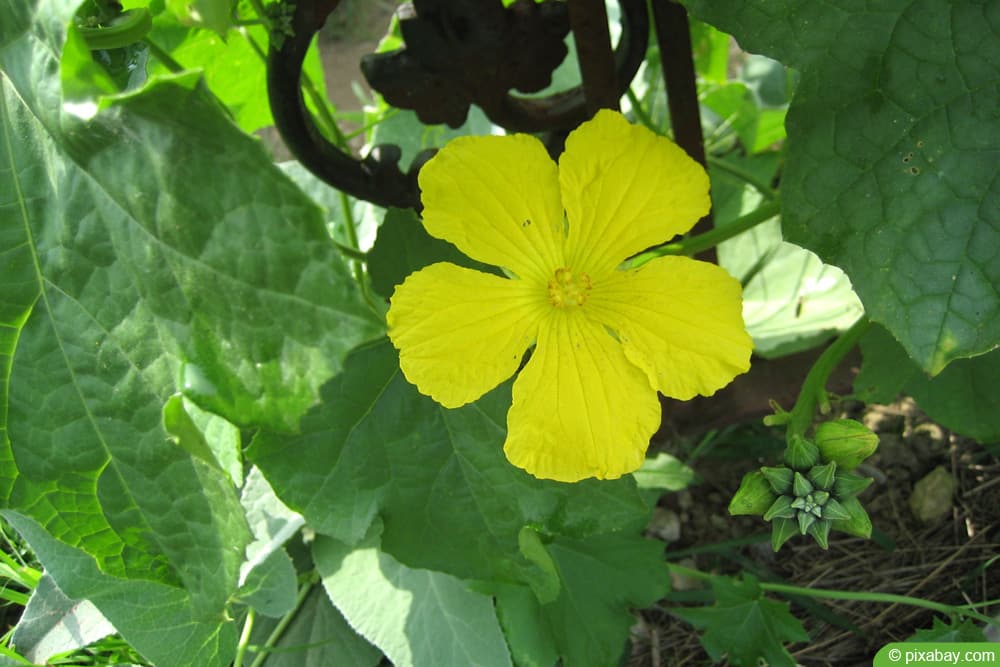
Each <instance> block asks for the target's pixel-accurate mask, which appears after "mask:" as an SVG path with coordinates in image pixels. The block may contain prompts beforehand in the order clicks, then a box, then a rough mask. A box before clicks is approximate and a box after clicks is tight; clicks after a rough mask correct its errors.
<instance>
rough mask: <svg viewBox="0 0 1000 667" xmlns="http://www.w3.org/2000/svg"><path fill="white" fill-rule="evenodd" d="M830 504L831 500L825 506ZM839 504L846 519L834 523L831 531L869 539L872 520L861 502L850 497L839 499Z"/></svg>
mask: <svg viewBox="0 0 1000 667" xmlns="http://www.w3.org/2000/svg"><path fill="white" fill-rule="evenodd" d="M832 502H833V500H832V499H831V500H829V501H827V506H829V505H830V503H832ZM839 504H840V505H841V507H842V508H843V509H844V510H845V511H846V512H847V515H848V518H847V519H844V520H841V521H834V522H833V529H834V530H840V531H843V532H845V533H847V534H849V535H854V536H855V537H863V538H865V539H868V538H869V537H871V536H872V520H871V518H870V517H869V516H868V512H867V511H865V508H864V505H862V504H861V501H860V500H858V499H857V497H853V496H852V497H850V498H841V502H840V503H839ZM824 510H826V507H824Z"/></svg>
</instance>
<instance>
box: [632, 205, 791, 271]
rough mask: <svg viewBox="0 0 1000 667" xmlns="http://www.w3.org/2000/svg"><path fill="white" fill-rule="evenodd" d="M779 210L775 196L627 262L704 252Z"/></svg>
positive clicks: (634, 263) (643, 261) (635, 265)
mask: <svg viewBox="0 0 1000 667" xmlns="http://www.w3.org/2000/svg"><path fill="white" fill-rule="evenodd" d="M780 212H781V201H780V200H779V198H778V197H777V196H775V198H774V199H772V200H770V201H766V202H764V203H763V204H761V205H760V206H759V207H757V208H756V209H754V210H753V211H750V212H749V213H747V214H746V215H744V216H741V217H739V218H737V219H736V220H734V221H733V222H731V223H729V224H727V225H723V226H721V227H716V228H715V229H713V230H711V231H709V232H705V233H704V234H699V235H698V236H692V237H690V238H686V239H684V240H683V241H678V242H677V243H667V244H665V245H662V246H659V247H656V248H653V249H651V250H647V251H646V252H644V253H641V254H639V255H636V256H635V258H634V259H632V261H631V262H629V265H630V266H632V267H639V266H642V265H643V264H645V263H646V262H648V261H649V260H651V259H654V258H656V257H662V256H664V255H687V256H688V257H690V256H692V255H697V254H698V253H700V252H704V251H705V250H707V249H708V248H713V247H715V246H717V245H719V244H720V243H722V242H723V241H727V240H729V239H731V238H733V237H734V236H739V235H740V234H742V233H743V232H745V231H747V230H749V229H752V228H754V227H756V226H757V225H759V224H761V223H763V222H767V221H768V220H770V219H771V218H773V217H774V216H776V215H778V214H779V213H780Z"/></svg>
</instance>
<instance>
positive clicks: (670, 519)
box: [646, 507, 681, 543]
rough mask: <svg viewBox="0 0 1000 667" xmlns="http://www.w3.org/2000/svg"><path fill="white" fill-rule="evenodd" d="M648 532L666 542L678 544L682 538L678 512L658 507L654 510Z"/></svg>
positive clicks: (647, 528)
mask: <svg viewBox="0 0 1000 667" xmlns="http://www.w3.org/2000/svg"><path fill="white" fill-rule="evenodd" d="M646 532H647V533H649V535H651V536H652V537H655V538H657V539H660V540H663V541H664V542H667V543H670V542H676V541H677V540H679V539H680V538H681V519H680V517H679V516H677V512H674V511H673V510H668V509H665V508H663V507H657V508H655V509H654V510H653V516H652V517H651V518H650V520H649V525H647V526H646Z"/></svg>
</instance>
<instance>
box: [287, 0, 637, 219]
mask: <svg viewBox="0 0 1000 667" xmlns="http://www.w3.org/2000/svg"><path fill="white" fill-rule="evenodd" d="M619 3H620V6H621V9H622V36H621V39H620V40H619V43H618V47H617V48H616V49H615V54H614V55H615V64H616V71H617V80H618V82H619V86H620V87H621V89H622V90H621V92H622V93H624V91H625V89H626V88H627V86H628V84H629V83H630V82H631V80H632V78H633V77H634V76H635V73H636V71H638V69H639V65H640V64H641V63H642V61H643V58H644V57H645V54H646V45H647V41H648V37H649V27H648V18H647V15H646V3H645V0H619ZM339 4H340V0H298V2H297V3H296V4H295V6H294V12H293V13H292V15H291V17H290V21H291V25H290V28H291V35H290V36H287V37H285V38H284V39H280V40H275V39H272V43H271V49H270V52H269V53H268V74H267V87H268V98H269V101H270V104H271V112H272V115H273V116H274V122H275V125H276V127H277V128H278V131H279V132H280V133H281V136H282V138H283V139H284V140H285V143H286V144H287V145H288V147H289V149H290V150H291V151H292V153H293V154H294V155H295V157H296V158H298V160H299V161H300V162H302V164H303V165H304V166H305V167H306V168H307V169H309V170H310V171H312V172H313V173H314V174H316V175H317V176H318V177H320V178H321V179H323V180H324V181H326V182H327V183H329V184H330V185H332V186H334V187H335V188H338V189H340V190H342V191H344V192H348V193H350V194H351V195H353V196H355V197H359V198H361V199H366V200H368V201H370V202H373V203H375V204H379V205H381V206H396V207H400V208H408V207H418V206H419V203H420V197H419V190H418V188H417V182H416V174H417V171H418V170H419V168H420V166H421V165H422V164H423V162H425V161H426V160H427V159H428V158H429V156H430V153H429V152H425V153H423V154H421V155H419V156H418V157H417V159H416V160H415V161H414V164H413V165H411V167H410V170H409V172H406V173H404V172H403V171H402V170H401V169H400V168H399V164H398V163H399V159H400V154H401V153H400V150H399V148H398V147H397V146H394V145H386V146H376V147H375V148H374V149H373V150H372V151H371V153H370V154H369V155H368V156H367V157H365V158H364V159H362V160H355V159H354V158H352V157H350V156H348V155H346V154H344V153H343V152H341V151H340V150H339V149H338V148H337V147H336V146H335V145H333V144H332V143H331V142H330V141H328V140H327V139H326V138H325V137H324V136H323V135H322V133H321V132H320V131H319V128H318V127H317V126H316V124H315V122H314V120H313V118H312V115H311V114H310V112H309V110H308V109H307V108H306V105H305V101H304V99H303V97H302V92H301V87H300V85H299V79H300V77H301V75H302V63H303V61H304V59H305V55H306V51H307V50H308V48H309V43H310V41H311V40H312V37H313V35H314V34H315V33H316V32H318V31H319V30H320V28H321V27H322V26H323V23H324V22H325V20H326V18H327V16H328V15H329V14H330V13H331V12H332V11H333V10H334V9H336V8H337V6H338V5H339ZM414 4H415V7H416V12H415V13H414V12H413V11H412V10H411V11H410V12H409V13H406V14H404V15H403V16H402V18H401V22H400V25H401V29H402V31H403V35H404V39H405V40H406V42H407V46H406V48H404V49H400V50H398V51H394V52H391V53H384V54H373V55H370V56H366V57H365V58H364V59H362V69H363V71H364V73H365V76H366V77H367V78H368V81H369V83H370V84H371V85H372V87H373V88H375V89H376V90H378V91H379V92H380V93H382V94H383V95H384V96H385V98H386V100H387V101H388V102H389V103H390V104H392V105H394V106H397V107H399V108H406V109H413V110H415V111H416V113H417V115H418V117H419V118H420V120H421V121H422V122H424V123H426V124H437V123H442V122H445V123H448V124H450V125H452V126H454V127H457V126H458V125H461V123H462V122H464V120H465V117H466V114H467V113H468V109H469V105H470V104H476V105H478V106H480V107H481V108H482V109H483V110H484V111H485V112H486V115H487V116H488V117H489V118H490V120H492V121H493V122H494V123H496V124H497V125H500V126H502V127H504V128H506V129H508V130H512V131H518V132H543V131H549V130H558V131H566V130H569V129H571V128H573V127H575V126H576V125H578V124H579V123H582V122H583V121H584V120H586V119H587V117H588V113H587V106H586V100H585V97H584V92H583V88H582V87H577V88H573V89H571V90H568V91H564V92H561V93H557V94H555V95H550V96H548V97H544V98H527V97H519V96H516V95H513V94H511V93H510V90H511V89H512V88H514V89H517V90H520V91H523V92H529V93H530V92H533V91H538V90H541V89H543V88H545V87H546V86H547V85H548V84H549V82H550V81H551V75H552V70H554V69H555V67H556V66H558V64H559V62H561V61H562V59H563V58H564V57H565V55H566V49H565V46H564V44H563V40H564V38H565V36H566V34H567V33H568V31H569V21H568V14H567V11H566V5H565V3H563V2H555V1H553V0H547V1H545V2H542V3H536V2H535V1H534V0H517V1H516V2H514V3H513V4H512V5H511V6H510V7H506V8H504V7H503V6H502V3H501V2H500V0H415V3H414Z"/></svg>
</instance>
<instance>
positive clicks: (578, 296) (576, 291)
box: [549, 267, 593, 308]
mask: <svg viewBox="0 0 1000 667" xmlns="http://www.w3.org/2000/svg"><path fill="white" fill-rule="evenodd" d="M591 287H593V283H591V282H590V276H588V275H587V274H586V273H581V274H579V275H577V276H574V275H573V272H572V271H570V270H569V269H567V268H565V267H564V268H561V269H556V272H555V275H554V276H553V277H552V279H551V280H549V303H551V304H552V305H553V306H555V307H556V308H565V307H566V306H582V305H583V304H584V303H586V301H587V295H588V294H589V293H590V288H591Z"/></svg>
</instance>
